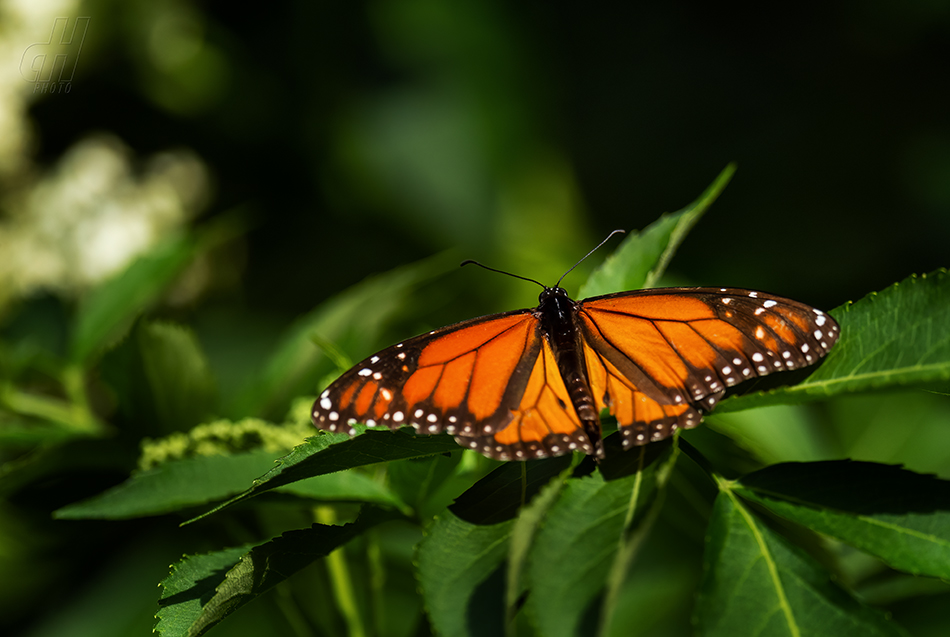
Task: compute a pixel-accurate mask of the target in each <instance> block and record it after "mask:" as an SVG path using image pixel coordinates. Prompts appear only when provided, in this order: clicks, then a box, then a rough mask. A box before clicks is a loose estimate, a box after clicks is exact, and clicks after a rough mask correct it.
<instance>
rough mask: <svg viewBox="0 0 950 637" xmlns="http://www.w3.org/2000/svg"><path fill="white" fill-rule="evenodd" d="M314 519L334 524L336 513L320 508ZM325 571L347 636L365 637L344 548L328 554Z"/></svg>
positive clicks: (324, 507)
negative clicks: (328, 575) (344, 624)
mask: <svg viewBox="0 0 950 637" xmlns="http://www.w3.org/2000/svg"><path fill="white" fill-rule="evenodd" d="M315 517H316V519H317V522H319V523H320V524H334V523H336V521H337V516H336V511H334V509H333V508H332V507H327V506H320V507H317V508H316V510H315ZM326 560H327V571H328V572H329V574H330V585H331V587H332V588H333V596H334V597H335V598H336V603H337V607H338V608H339V609H340V613H341V614H342V615H343V621H344V623H346V628H347V631H346V632H347V635H349V636H350V637H366V636H367V632H366V626H364V625H363V618H362V616H361V615H360V612H359V608H358V606H357V604H356V593H355V591H354V589H353V578H352V577H351V576H350V567H349V564H348V563H347V561H346V554H345V553H344V547H342V546H341V547H340V548H338V549H337V550H335V551H333V552H332V553H330V554H329V555H328V556H327V558H326Z"/></svg>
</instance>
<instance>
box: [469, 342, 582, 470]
mask: <svg viewBox="0 0 950 637" xmlns="http://www.w3.org/2000/svg"><path fill="white" fill-rule="evenodd" d="M540 340H541V348H540V354H539V355H538V356H537V357H536V358H535V359H534V364H533V366H532V368H531V370H530V373H529V376H528V382H527V385H526V386H525V387H524V390H523V391H522V392H521V400H520V401H519V402H518V404H517V406H516V407H515V408H514V409H513V410H512V412H511V419H510V420H509V421H508V422H507V423H506V425H505V426H504V427H503V428H501V429H499V430H497V431H495V432H494V433H488V432H485V433H482V434H479V435H476V436H465V435H457V436H456V437H455V439H456V441H457V442H458V443H459V444H460V445H462V446H464V447H468V448H470V449H475V450H476V451H480V452H481V453H483V454H485V455H486V456H489V457H492V458H497V459H499V460H528V459H532V458H546V457H549V456H558V455H562V454H565V453H569V452H571V451H574V450H580V451H584V452H585V453H593V452H594V448H593V446H592V445H591V442H590V439H589V438H588V437H587V434H586V433H585V432H584V427H583V425H582V424H581V421H580V419H579V418H578V416H577V413H576V411H575V409H574V406H573V405H572V404H571V399H570V396H569V395H568V391H567V388H566V387H565V385H564V380H563V379H562V378H561V373H560V371H559V370H558V366H557V362H556V360H555V355H554V352H553V350H552V349H551V345H550V343H549V342H548V341H547V340H545V339H540Z"/></svg>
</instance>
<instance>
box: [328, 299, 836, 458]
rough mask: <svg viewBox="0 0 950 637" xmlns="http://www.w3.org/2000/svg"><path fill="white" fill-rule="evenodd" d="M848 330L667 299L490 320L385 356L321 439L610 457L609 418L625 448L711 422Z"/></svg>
mask: <svg viewBox="0 0 950 637" xmlns="http://www.w3.org/2000/svg"><path fill="white" fill-rule="evenodd" d="M837 338H838V326H837V324H836V323H835V322H834V320H833V319H832V318H831V317H829V316H828V315H826V314H824V313H823V312H821V311H820V310H816V309H814V308H811V307H809V306H807V305H804V304H802V303H798V302H797V301H792V300H789V299H783V298H781V297H777V296H772V295H769V294H766V293H763V292H755V291H750V290H741V289H730V288H657V289H650V290H638V291H634V292H620V293H616V294H608V295H604V296H599V297H593V298H589V299H585V300H583V301H574V300H572V299H571V298H570V297H569V296H568V294H567V292H566V291H564V290H563V289H562V288H560V287H552V288H547V287H546V288H545V289H544V291H543V292H542V293H541V295H540V297H539V305H538V307H536V308H534V309H524V310H515V311H512V312H505V313H502V314H494V315H489V316H484V317H480V318H476V319H471V320H468V321H463V322H461V323H456V324H454V325H450V326H448V327H444V328H441V329H438V330H434V331H432V332H429V333H428V334H423V335H421V336H417V337H415V338H411V339H408V340H406V341H404V342H402V343H398V344H396V345H394V346H392V347H390V348H388V349H385V350H383V351H381V352H379V353H377V354H375V355H373V356H371V357H369V358H367V359H365V360H364V361H362V362H361V363H359V364H358V365H356V366H354V367H353V368H352V369H350V370H348V371H346V372H344V373H343V375H342V376H340V378H339V379H337V380H336V381H335V382H334V383H332V384H331V385H330V386H329V387H328V388H327V389H326V390H325V391H324V392H323V393H321V394H320V396H319V398H318V399H317V401H316V402H315V403H314V406H313V410H312V414H311V415H312V420H313V423H314V425H316V426H317V427H318V428H321V429H326V430H329V431H343V432H347V433H350V434H352V433H353V431H354V430H353V427H352V426H353V424H355V423H357V422H363V423H365V424H367V425H370V426H373V425H385V426H388V427H390V428H392V429H396V428H399V427H402V426H404V425H412V426H413V427H414V428H415V429H416V430H417V431H418V432H419V433H425V434H435V433H441V432H445V433H449V434H452V435H454V436H455V438H456V441H458V443H459V444H460V445H462V446H464V447H467V448H470V449H474V450H477V451H479V452H481V453H483V454H485V455H487V456H490V457H493V458H497V459H500V460H527V459H532V458H542V457H547V456H555V455H561V454H564V453H569V452H571V451H582V452H584V453H588V454H592V455H595V456H596V457H598V458H601V457H603V454H604V451H603V444H602V440H601V426H600V413H601V411H602V410H605V409H606V410H608V411H609V413H611V414H612V415H613V416H615V417H616V419H617V424H618V429H619V430H620V432H621V437H622V442H623V446H624V448H628V447H630V446H634V445H643V444H647V443H649V442H653V441H656V440H662V439H663V438H666V437H669V436H671V435H672V434H673V433H674V432H675V431H676V430H677V429H680V428H691V427H695V426H696V425H698V424H699V422H700V421H701V419H702V415H703V413H704V412H707V411H709V410H710V409H712V408H713V407H714V406H715V405H716V403H717V402H718V401H719V399H720V398H721V397H722V396H723V393H724V391H725V389H726V387H728V386H731V385H735V384H737V383H739V382H742V381H744V380H747V379H750V378H753V377H757V376H764V375H766V374H770V373H772V372H776V371H783V370H789V369H797V368H800V367H804V366H807V365H811V364H813V363H815V362H817V361H818V360H819V359H820V358H822V357H823V356H824V355H825V354H826V353H827V352H828V351H829V350H830V348H831V347H832V346H833V345H834V343H835V342H836V341H837Z"/></svg>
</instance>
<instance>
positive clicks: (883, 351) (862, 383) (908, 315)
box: [716, 270, 950, 413]
mask: <svg viewBox="0 0 950 637" xmlns="http://www.w3.org/2000/svg"><path fill="white" fill-rule="evenodd" d="M830 314H831V315H832V316H833V317H834V318H835V320H837V321H838V323H839V324H840V326H841V338H840V340H839V341H838V343H837V344H836V345H835V346H834V347H833V348H832V350H831V352H830V353H829V354H828V357H827V358H826V359H825V361H824V363H823V364H822V365H821V366H820V367H819V368H818V369H817V370H815V372H814V373H813V374H811V376H809V377H808V378H807V379H805V380H804V381H803V382H801V383H799V384H797V385H794V386H792V387H783V388H780V389H774V390H771V391H767V392H759V393H754V394H747V395H745V396H736V397H732V398H728V399H726V400H724V401H723V402H721V403H720V404H719V405H718V406H717V407H716V411H717V413H724V412H728V411H735V410H738V409H749V408H751V407H758V406H761V405H774V404H777V403H788V402H801V401H804V400H808V399H814V398H823V397H827V396H836V395H839V394H844V393H853V392H860V391H872V390H877V389H883V388H893V387H908V386H912V385H921V384H924V383H931V382H934V381H942V380H947V379H948V378H950V276H948V274H947V272H946V271H945V270H938V271H936V272H934V273H932V274H925V275H922V276H919V277H918V276H916V275H914V276H911V277H908V278H907V279H904V280H903V281H901V282H900V283H895V284H894V285H892V286H891V287H889V288H887V289H886V290H883V291H881V292H873V293H871V294H869V295H868V296H866V297H864V298H863V299H861V300H860V301H858V302H857V303H854V304H853V305H850V304H849V305H845V306H843V307H840V308H837V309H835V310H832V311H831V312H830Z"/></svg>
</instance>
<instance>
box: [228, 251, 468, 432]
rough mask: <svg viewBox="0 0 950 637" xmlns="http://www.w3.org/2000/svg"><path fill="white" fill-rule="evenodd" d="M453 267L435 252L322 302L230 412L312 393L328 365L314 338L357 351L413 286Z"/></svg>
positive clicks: (276, 406)
mask: <svg viewBox="0 0 950 637" xmlns="http://www.w3.org/2000/svg"><path fill="white" fill-rule="evenodd" d="M455 267H458V263H457V261H456V260H455V258H454V257H451V256H450V255H449V254H441V255H437V256H435V257H432V258H429V259H426V260H423V261H420V262H418V263H413V264H411V265H407V266H404V267H401V268H397V269H395V270H392V271H390V272H386V273H385V274H380V275H378V276H374V277H370V278H368V279H366V280H365V281H363V282H361V283H359V284H357V285H354V286H353V287H351V288H349V289H348V290H346V291H344V292H342V293H341V294H339V295H337V296H336V297H334V298H332V299H330V300H329V301H327V302H325V303H323V304H322V305H320V307H318V308H317V309H315V310H313V311H312V312H310V313H309V314H307V315H306V316H304V317H303V318H302V319H300V320H299V321H297V323H296V324H295V325H294V326H292V327H291V328H290V330H288V332H287V334H286V335H285V336H284V337H283V338H282V340H281V342H280V344H279V345H278V346H277V347H276V348H275V351H274V354H273V355H272V356H271V358H270V360H269V361H268V362H267V363H266V365H264V367H263V370H262V371H261V374H260V375H259V376H258V377H257V378H255V379H253V381H252V382H250V383H249V384H248V387H247V388H246V389H245V390H244V391H243V392H241V394H240V402H239V404H236V405H234V406H233V407H232V411H233V412H235V413H237V414H242V415H246V414H257V415H262V416H266V415H270V414H271V413H272V412H281V411H282V410H283V409H285V408H286V405H287V404H288V403H289V402H290V400H291V398H293V397H294V396H298V395H301V394H309V393H313V392H314V389H315V388H316V387H317V384H318V382H319V381H320V379H321V377H322V376H324V375H326V374H327V373H328V372H329V371H330V369H331V368H330V367H329V365H328V362H329V361H328V356H327V355H326V353H325V352H324V350H323V349H322V348H321V347H319V346H318V345H317V344H316V343H317V342H321V341H328V342H331V343H334V344H335V345H337V346H339V347H341V348H342V349H344V350H349V349H352V350H354V352H355V353H357V354H360V353H361V352H359V351H358V350H359V348H361V347H362V348H365V347H366V346H367V344H368V343H373V342H374V341H375V340H376V339H377V338H378V336H379V333H380V331H381V329H382V328H383V327H384V326H386V325H387V324H388V323H389V322H390V321H391V320H392V318H393V316H394V315H395V314H396V313H397V312H399V311H400V310H401V309H402V308H403V307H404V305H405V303H406V302H407V299H408V297H409V292H410V291H411V290H412V289H413V288H415V287H416V286H418V285H420V284H421V283H424V282H425V281H427V280H430V279H432V278H435V277H436V276H439V275H441V274H443V273H445V272H446V271H448V270H449V269H451V268H455ZM364 353H369V352H364Z"/></svg>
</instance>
